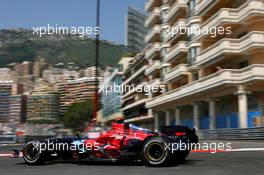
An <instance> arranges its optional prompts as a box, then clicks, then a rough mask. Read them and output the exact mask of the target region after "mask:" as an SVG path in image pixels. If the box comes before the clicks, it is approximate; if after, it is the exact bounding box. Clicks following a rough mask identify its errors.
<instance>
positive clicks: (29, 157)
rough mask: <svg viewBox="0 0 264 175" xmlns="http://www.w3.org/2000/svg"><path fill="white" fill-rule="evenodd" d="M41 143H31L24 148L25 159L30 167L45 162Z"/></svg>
mask: <svg viewBox="0 0 264 175" xmlns="http://www.w3.org/2000/svg"><path fill="white" fill-rule="evenodd" d="M39 143H40V142H38V141H30V142H28V143H26V144H25V146H24V148H23V159H24V160H25V162H26V163H27V164H29V165H35V164H41V163H43V162H44V155H43V153H41V151H40V144H39Z"/></svg>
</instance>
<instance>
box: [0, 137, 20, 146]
mask: <svg viewBox="0 0 264 175" xmlns="http://www.w3.org/2000/svg"><path fill="white" fill-rule="evenodd" d="M16 141H17V138H16V135H0V144H6V143H16Z"/></svg>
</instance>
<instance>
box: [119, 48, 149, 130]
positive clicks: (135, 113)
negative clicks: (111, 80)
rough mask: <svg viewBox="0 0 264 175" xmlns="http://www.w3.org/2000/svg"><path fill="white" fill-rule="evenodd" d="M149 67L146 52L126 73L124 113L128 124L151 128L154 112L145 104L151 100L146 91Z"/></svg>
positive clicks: (141, 54)
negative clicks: (146, 72)
mask: <svg viewBox="0 0 264 175" xmlns="http://www.w3.org/2000/svg"><path fill="white" fill-rule="evenodd" d="M147 65H148V62H147V60H146V59H145V54H144V51H142V53H139V54H137V55H136V56H135V57H134V58H133V59H132V60H131V61H130V64H129V66H128V68H127V69H126V71H125V72H124V82H123V83H122V86H123V95H122V112H123V115H124V118H125V121H126V122H133V123H136V124H138V125H141V126H144V127H147V128H151V125H152V123H153V122H152V118H153V116H152V112H151V109H149V110H148V109H146V108H145V103H146V102H147V101H148V98H149V97H148V95H147V92H146V91H145V89H144V87H145V86H146V85H147V84H148V81H149V79H148V77H147V76H146V75H145V70H146V68H147ZM137 87H138V88H137Z"/></svg>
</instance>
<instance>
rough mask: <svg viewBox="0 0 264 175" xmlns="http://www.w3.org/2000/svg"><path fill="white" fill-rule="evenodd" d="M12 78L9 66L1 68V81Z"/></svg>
mask: <svg viewBox="0 0 264 175" xmlns="http://www.w3.org/2000/svg"><path fill="white" fill-rule="evenodd" d="M10 80H12V71H11V69H9V68H0V81H10Z"/></svg>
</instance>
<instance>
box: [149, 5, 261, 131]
mask: <svg viewBox="0 0 264 175" xmlns="http://www.w3.org/2000/svg"><path fill="white" fill-rule="evenodd" d="M145 9H146V10H147V11H148V12H149V13H150V16H149V17H148V19H147V20H146V22H145V24H146V26H147V27H149V28H150V32H149V33H148V35H147V36H146V42H147V43H148V44H149V45H151V49H150V50H148V51H147V52H146V59H147V60H149V68H148V69H149V70H151V71H149V72H147V74H149V77H150V78H149V79H150V81H153V80H151V79H153V78H155V76H157V77H159V76H160V77H161V78H160V80H161V83H162V84H166V86H167V92H165V93H162V94H153V95H152V98H151V99H150V100H149V101H148V102H147V103H146V107H147V108H149V109H153V114H154V116H155V117H154V122H153V123H154V128H155V129H156V130H158V129H159V126H160V125H164V124H184V125H188V126H194V127H195V128H196V129H209V128H210V129H215V128H237V127H239V128H246V127H254V126H258V125H260V124H261V121H262V120H263V117H262V116H263V112H262V111H263V103H264V91H263V83H264V60H263V58H262V55H263V48H264V20H263V15H264V1H263V0H225V1H223V0H149V1H148V2H147V3H146V6H145ZM180 27H182V28H185V29H193V28H199V29H205V30H206V29H208V30H211V31H209V32H199V31H198V32H197V31H196V32H189V33H188V32H175V31H174V33H173V34H172V33H171V31H172V29H179V28H180ZM168 29H169V31H168ZM227 29H228V31H227ZM215 30H217V34H216V33H215ZM229 30H230V31H231V32H230V31H229Z"/></svg>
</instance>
